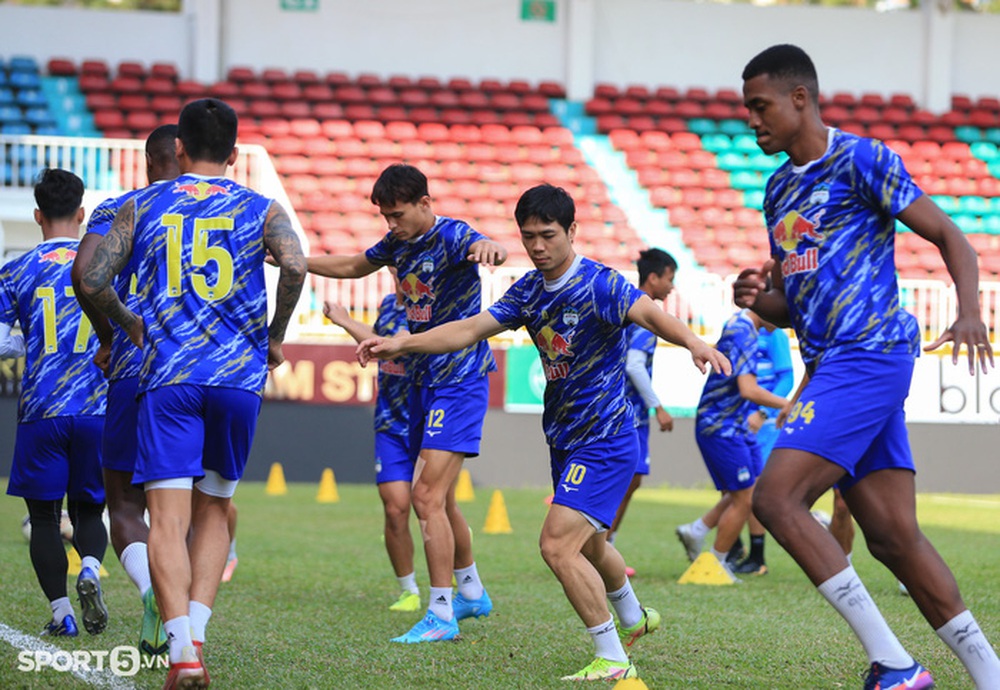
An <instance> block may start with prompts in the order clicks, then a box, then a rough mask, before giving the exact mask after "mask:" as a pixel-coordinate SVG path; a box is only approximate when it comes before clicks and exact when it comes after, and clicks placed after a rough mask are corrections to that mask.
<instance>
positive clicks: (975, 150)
mask: <svg viewBox="0 0 1000 690" xmlns="http://www.w3.org/2000/svg"><path fill="white" fill-rule="evenodd" d="M956 131H957V130H956ZM969 152H970V153H972V155H973V156H975V157H976V158H978V159H980V160H983V161H986V162H987V163H989V162H991V161H994V160H996V159H997V157H998V155H1000V154H998V149H997V145H996V144H994V143H992V142H989V141H974V142H972V143H971V144H969Z"/></svg>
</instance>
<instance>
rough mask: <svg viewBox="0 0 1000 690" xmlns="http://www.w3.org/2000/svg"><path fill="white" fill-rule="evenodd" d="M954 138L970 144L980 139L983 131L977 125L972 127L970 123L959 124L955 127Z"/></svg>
mask: <svg viewBox="0 0 1000 690" xmlns="http://www.w3.org/2000/svg"><path fill="white" fill-rule="evenodd" d="M955 138H956V139H958V140H959V141H964V142H966V143H970V144H971V143H972V142H974V141H981V140H982V138H983V132H982V130H980V129H979V128H978V127H973V126H971V125H959V126H958V127H956V128H955Z"/></svg>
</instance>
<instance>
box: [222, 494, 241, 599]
mask: <svg viewBox="0 0 1000 690" xmlns="http://www.w3.org/2000/svg"><path fill="white" fill-rule="evenodd" d="M238 515H239V513H238V511H237V510H236V502H235V501H230V502H229V509H228V510H227V511H226V526H227V527H228V528H229V553H228V554H227V555H226V567H225V568H223V569H222V581H223V582H229V581H230V580H232V579H233V573H235V572H236V566H237V565H239V562H240V559H239V558H238V557H237V556H236V519H237V517H238Z"/></svg>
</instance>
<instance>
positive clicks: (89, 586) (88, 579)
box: [76, 568, 108, 635]
mask: <svg viewBox="0 0 1000 690" xmlns="http://www.w3.org/2000/svg"><path fill="white" fill-rule="evenodd" d="M76 593H77V594H78V595H79V596H80V608H81V609H82V614H81V615H82V618H83V627H84V628H86V629H87V632H89V633H90V634H91V635H97V634H99V633H102V632H104V628H106V627H107V626H108V607H107V606H105V605H104V598H103V597H102V596H101V579H100V578H99V577H98V576H97V573H95V572H94V571H93V570H91V569H90V568H84V569H83V570H81V571H80V575H79V577H77V578H76Z"/></svg>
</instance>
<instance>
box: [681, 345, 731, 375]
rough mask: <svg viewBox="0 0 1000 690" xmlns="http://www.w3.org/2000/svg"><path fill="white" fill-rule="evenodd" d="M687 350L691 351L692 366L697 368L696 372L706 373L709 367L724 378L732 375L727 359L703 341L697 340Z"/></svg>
mask: <svg viewBox="0 0 1000 690" xmlns="http://www.w3.org/2000/svg"><path fill="white" fill-rule="evenodd" d="M689 349H690V351H691V359H693V360H694V365H695V366H696V367H698V371H700V372H701V373H703V374H704V373H706V372H707V371H708V367H711V368H712V371H714V372H716V373H719V374H725V375H726V376H729V375H730V374H732V373H733V366H732V365H731V364H730V363H729V359H728V358H727V357H726V356H725V355H724V354H722V353H721V352H719V351H718V350H716V349H715V348H714V347H712V346H711V345H709V344H708V343H706V342H705V341H704V340H700V339H699V340H698V342H697V343H696V344H695V345H693V346H692V347H691V348H689ZM706 365H707V366H706Z"/></svg>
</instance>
